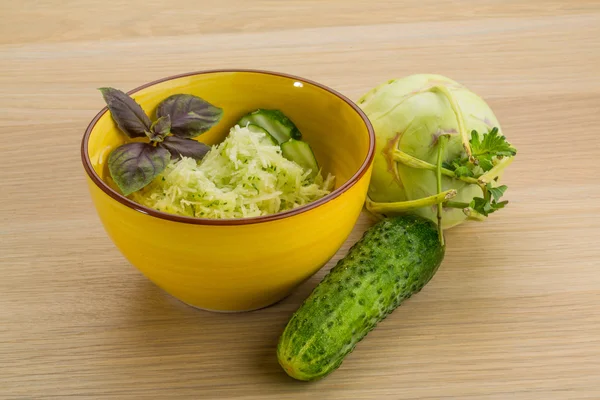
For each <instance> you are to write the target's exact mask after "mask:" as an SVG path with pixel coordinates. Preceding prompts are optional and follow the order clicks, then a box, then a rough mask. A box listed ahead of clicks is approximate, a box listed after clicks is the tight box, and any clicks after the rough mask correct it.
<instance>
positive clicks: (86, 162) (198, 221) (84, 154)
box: [81, 69, 375, 225]
mask: <svg viewBox="0 0 600 400" xmlns="http://www.w3.org/2000/svg"><path fill="white" fill-rule="evenodd" d="M229 72H233V73H235V72H246V73H256V74H265V75H273V76H278V77H284V78H289V79H293V80H296V81H298V82H303V83H306V84H309V85H312V86H316V87H318V88H321V89H323V90H325V91H327V92H329V93H331V94H333V95H334V96H336V97H338V98H340V99H341V100H343V101H344V102H346V103H347V104H348V105H349V106H350V107H351V108H352V109H354V111H356V113H357V114H358V115H359V116H360V117H361V119H362V120H363V122H364V123H365V125H366V127H367V131H368V133H369V150H368V152H367V156H366V157H365V160H364V161H363V163H362V164H361V166H360V168H359V169H358V171H357V172H356V173H355V174H354V175H352V177H351V178H350V179H349V180H348V181H346V182H345V183H344V184H343V185H342V186H340V187H339V188H337V189H335V190H334V191H332V192H331V193H329V194H328V195H327V196H324V197H322V198H320V199H319V200H316V201H313V202H312V203H308V204H306V205H304V206H301V207H298V208H294V209H292V210H288V211H282V212H280V213H276V214H270V215H264V216H260V217H247V218H234V219H210V218H196V217H187V216H183V215H176V214H169V213H166V212H162V211H157V210H154V209H152V208H149V207H146V206H143V205H141V204H138V203H136V202H134V201H132V200H130V199H128V198H127V197H125V196H123V195H122V194H120V193H118V192H117V191H115V190H114V189H112V188H111V187H110V186H108V185H107V184H106V183H105V182H104V181H103V180H102V179H101V178H100V176H98V174H97V173H96V171H95V170H94V168H93V167H92V163H91V161H90V159H89V157H88V142H89V138H90V135H91V133H92V131H93V129H94V127H95V126H96V123H97V122H98V120H99V119H100V118H101V117H102V116H103V115H104V113H106V112H107V111H108V107H104V108H103V109H102V110H101V111H100V112H99V113H98V114H97V115H96V116H95V117H94V119H92V121H91V122H90V124H89V125H88V127H87V129H86V130H85V133H84V135H83V139H82V141H81V161H82V163H83V167H84V169H85V172H86V173H87V175H88V176H89V177H90V179H91V180H92V181H93V182H94V183H95V184H96V186H98V187H99V188H100V189H101V190H102V191H103V192H104V193H106V194H107V195H109V196H110V197H112V198H113V199H115V200H116V201H118V202H119V203H121V204H123V205H125V206H127V207H129V208H131V209H134V210H136V211H139V212H141V213H143V214H147V215H151V216H153V217H157V218H161V219H165V220H168V221H173V222H183V223H186V224H194V225H247V224H256V223H261V222H270V221H276V220H280V219H284V218H288V217H292V216H294V215H298V214H301V213H303V212H305V211H308V210H312V209H314V208H317V207H319V206H321V205H323V204H325V203H327V202H329V201H331V200H333V199H335V198H336V197H339V196H340V195H342V194H343V193H344V192H346V191H348V190H349V189H350V188H351V187H352V186H354V185H355V184H356V183H357V182H358V181H359V180H360V178H362V177H363V175H364V174H365V173H366V172H367V170H368V169H369V166H370V165H371V163H372V162H373V158H374V156H375V132H374V130H373V126H372V125H371V122H370V121H369V119H368V118H367V116H366V115H365V113H364V112H363V111H362V110H361V109H360V108H359V107H358V106H357V105H356V104H355V103H354V102H352V100H350V99H348V98H347V97H346V96H344V95H343V94H341V93H339V92H337V91H335V90H333V89H331V88H329V87H327V86H325V85H322V84H320V83H317V82H314V81H311V80H310V79H305V78H300V77H298V76H294V75H289V74H285V73H280V72H272V71H265V70H256V69H214V70H205V71H197V72H188V73H183V74H179V75H173V76H169V77H166V78H162V79H158V80H155V81H152V82H149V83H146V84H144V85H142V86H139V87H137V88H135V89H133V90H130V91H129V92H127V93H128V94H130V95H131V94H134V93H136V92H138V91H140V90H142V89H145V88H147V87H149V86H153V85H156V84H158V83H162V82H166V81H169V80H173V79H179V78H184V77H188V76H193V75H204V74H212V73H229Z"/></svg>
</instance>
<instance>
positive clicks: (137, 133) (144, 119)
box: [98, 88, 152, 138]
mask: <svg viewBox="0 0 600 400" xmlns="http://www.w3.org/2000/svg"><path fill="white" fill-rule="evenodd" d="M98 90H100V92H102V96H103V97H104V101H105V102H106V105H107V106H108V109H109V110H110V114H111V115H112V117H113V119H114V120H115V122H116V123H117V125H118V126H119V129H121V130H122V131H123V132H124V133H125V134H126V135H127V136H129V137H130V138H134V137H143V136H145V135H146V132H149V131H150V125H151V124H152V123H151V122H150V118H148V116H147V115H146V113H145V112H144V110H142V107H140V105H139V104H138V103H136V102H135V100H133V99H132V98H131V97H129V95H127V94H126V93H123V92H122V91H120V90H118V89H113V88H100V89H98Z"/></svg>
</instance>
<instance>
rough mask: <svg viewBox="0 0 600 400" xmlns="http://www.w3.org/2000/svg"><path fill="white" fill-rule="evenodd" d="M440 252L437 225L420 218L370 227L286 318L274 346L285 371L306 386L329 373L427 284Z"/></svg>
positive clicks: (392, 220)
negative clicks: (293, 312)
mask: <svg viewBox="0 0 600 400" xmlns="http://www.w3.org/2000/svg"><path fill="white" fill-rule="evenodd" d="M444 250H445V248H444V246H442V245H441V243H440V240H439V236H438V231H437V227H436V225H435V224H434V223H433V222H431V221H429V220H427V219H424V218H422V217H418V216H413V215H404V216H398V217H394V218H388V219H384V220H383V221H380V222H378V223H377V224H375V225H373V226H372V227H371V228H370V229H369V230H367V232H365V234H364V236H363V237H362V239H360V240H359V241H358V242H357V243H356V244H355V245H354V246H352V248H350V251H349V252H348V254H347V255H346V257H344V258H343V259H342V260H340V261H339V262H338V263H337V265H336V266H335V267H334V268H332V269H331V271H330V272H329V273H328V274H327V276H325V278H324V279H323V281H322V282H321V283H320V284H319V285H318V286H317V287H316V288H315V289H314V290H313V292H312V293H311V295H310V296H309V297H308V298H307V299H306V300H305V301H304V303H303V304H302V306H301V307H300V308H299V309H298V311H296V313H295V314H294V315H293V316H292V318H291V319H290V321H289V323H288V324H287V326H286V328H285V330H284V332H283V334H282V335H281V338H280V339H279V344H278V346H277V358H278V360H279V363H280V364H281V366H282V367H283V369H284V370H285V371H286V372H287V374H288V375H290V376H291V377H293V378H295V379H299V380H304V381H309V380H315V379H320V378H323V377H324V376H326V375H328V374H330V373H331V372H333V371H334V370H335V369H337V368H338V367H339V366H340V364H341V363H342V361H343V359H344V357H345V356H346V355H347V354H348V353H350V352H351V351H352V350H353V349H354V347H355V346H356V344H357V343H358V342H359V341H360V340H362V339H363V338H364V337H365V335H366V334H367V333H369V332H370V331H371V330H372V329H373V328H374V327H375V326H376V325H377V323H379V322H380V321H381V320H383V319H384V318H385V317H386V316H387V315H388V314H390V313H391V312H392V311H394V310H395V309H396V308H397V307H398V306H399V305H400V303H402V301H403V300H405V299H407V298H409V297H410V296H411V295H413V294H414V293H416V292H418V291H420V290H421V288H423V286H424V285H425V284H426V283H427V282H429V280H430V279H431V278H432V277H433V275H434V274H435V272H436V271H437V269H438V267H439V265H440V264H441V262H442V259H443V258H444Z"/></svg>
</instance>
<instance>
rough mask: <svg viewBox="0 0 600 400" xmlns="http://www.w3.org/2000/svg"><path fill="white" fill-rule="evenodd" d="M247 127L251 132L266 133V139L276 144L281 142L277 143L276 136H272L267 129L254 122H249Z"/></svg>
mask: <svg viewBox="0 0 600 400" xmlns="http://www.w3.org/2000/svg"><path fill="white" fill-rule="evenodd" d="M238 125H240V124H238ZM240 126H242V125H240ZM247 127H248V130H249V131H250V132H256V133H264V134H265V140H268V141H269V142H271V143H272V144H274V145H279V143H277V140H275V138H274V137H273V136H271V135H270V134H269V132H267V130H266V129H263V128H261V127H260V126H258V125H254V124H248V125H247Z"/></svg>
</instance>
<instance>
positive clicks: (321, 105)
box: [81, 70, 375, 311]
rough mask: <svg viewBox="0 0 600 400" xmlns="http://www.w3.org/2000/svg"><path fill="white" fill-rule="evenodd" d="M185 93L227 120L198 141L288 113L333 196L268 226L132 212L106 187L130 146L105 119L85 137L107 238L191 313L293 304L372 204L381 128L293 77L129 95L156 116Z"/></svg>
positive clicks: (264, 75)
mask: <svg viewBox="0 0 600 400" xmlns="http://www.w3.org/2000/svg"><path fill="white" fill-rule="evenodd" d="M177 93H190V94H194V95H197V96H200V97H202V98H204V99H206V100H207V101H209V102H210V103H212V104H215V105H217V106H219V107H221V108H223V110H224V115H223V118H222V120H221V121H220V123H219V124H218V125H217V126H215V127H213V128H212V129H211V130H210V131H209V132H207V133H205V134H203V135H201V136H200V137H198V139H199V140H201V141H202V142H205V143H208V144H214V143H218V142H219V141H221V140H222V139H223V138H224V137H225V136H226V135H227V133H228V131H229V128H230V127H231V126H232V125H233V124H234V123H235V122H237V121H238V119H239V118H240V117H242V116H243V115H244V114H246V113H247V112H249V111H252V110H254V109H257V108H275V109H279V110H281V111H283V112H284V113H285V114H286V115H287V116H289V117H290V118H291V119H292V121H294V122H295V123H296V125H297V126H298V128H299V129H300V131H301V132H302V133H303V135H304V138H305V139H306V140H307V141H308V142H309V143H310V144H311V146H312V147H313V149H314V152H315V155H316V157H317V160H319V163H320V165H321V167H322V168H323V169H324V171H325V172H326V173H327V172H331V173H332V174H334V175H335V176H336V178H337V179H336V188H335V190H334V191H333V192H332V193H331V194H329V195H328V196H326V197H324V198H322V199H320V200H318V201H316V202H313V203H311V204H308V205H306V206H303V207H299V208H297V209H294V210H291V211H287V212H282V213H279V214H274V215H269V216H265V217H255V218H243V219H231V220H209V219H201V218H191V217H183V216H176V215H172V214H167V213H163V212H159V211H156V210H152V209H149V208H146V207H144V206H141V205H139V204H137V203H134V202H132V201H131V200H129V199H128V198H126V197H124V196H122V195H121V194H119V193H118V192H117V191H115V190H114V189H112V188H111V187H110V186H109V185H108V184H106V183H105V178H106V177H107V176H108V170H107V166H106V160H107V157H108V154H109V153H110V151H111V150H113V149H114V148H115V147H117V146H118V145H120V144H122V143H124V142H125V136H124V134H122V133H120V132H119V131H118V130H117V127H116V125H115V123H114V122H113V120H112V118H111V116H110V113H108V112H107V109H106V108H105V109H103V110H102V111H101V112H100V113H99V114H98V115H97V116H96V117H95V118H94V120H93V121H92V122H91V123H90V125H89V126H88V128H87V130H86V132H85V135H84V137H83V142H82V148H81V158H82V161H83V165H84V167H85V171H86V172H87V176H88V183H89V189H90V192H91V196H92V199H93V202H94V205H95V207H96V210H97V212H98V215H99V216H100V219H101V221H102V223H103V224H104V228H105V229H106V231H107V232H108V235H109V236H110V238H111V239H112V240H113V242H114V243H115V245H116V246H117V247H118V248H119V250H120V251H121V252H122V253H123V255H124V256H125V257H126V258H127V259H128V260H129V261H130V262H131V263H132V264H133V265H134V266H136V267H137V268H138V269H139V270H140V271H141V272H142V273H143V274H144V275H145V276H147V277H148V278H149V279H150V280H151V281H152V282H154V283H155V284H156V285H158V286H159V287H161V288H162V289H164V290H165V291H167V292H168V293H170V294H171V295H173V296H175V297H176V298H178V299H180V300H182V301H183V302H185V303H188V304H190V305H192V306H195V307H199V308H203V309H208V310H218V311H244V310H253V309H257V308H261V307H265V306H268V305H270V304H273V303H275V302H277V301H279V300H281V299H283V298H284V297H286V296H287V295H288V294H289V293H290V292H291V291H292V290H293V289H294V288H295V287H296V286H298V285H299V284H300V283H302V282H303V281H304V280H306V279H307V278H309V277H310V276H311V275H313V274H314V273H315V272H316V271H318V270H319V269H320V268H321V267H322V266H323V265H324V264H325V263H326V262H327V261H328V260H329V259H330V258H331V257H332V256H333V255H334V254H335V252H336V251H337V250H338V249H339V248H340V246H341V245H342V243H343V242H344V241H345V240H346V238H347V237H348V235H349V234H350V231H351V230H352V227H353V226H354V224H355V222H356V220H357V218H358V215H359V213H360V211H361V209H362V206H363V202H364V200H365V196H366V192H367V187H368V184H369V179H370V176H371V164H372V161H373V153H374V141H375V136H374V134H373V128H372V127H371V124H370V123H369V120H368V119H367V117H366V116H365V115H364V114H363V112H362V111H361V110H360V109H359V108H358V107H357V106H356V105H355V104H354V103H352V102H351V101H350V100H348V99H347V98H346V97H344V96H342V95H341V94H339V93H337V92H335V91H333V90H331V89H328V88H327V87H325V86H323V85H320V84H318V83H315V82H311V81H309V80H306V79H302V78H297V77H294V76H289V75H284V74H279V73H271V72H264V71H251V70H224V71H206V72H199V73H191V74H185V75H180V76H175V77H170V78H166V79H162V80H159V81H156V82H152V83H150V84H147V85H144V86H142V87H140V88H138V89H135V90H133V91H131V92H130V94H131V95H132V96H133V97H134V98H135V100H136V101H137V102H138V103H139V104H140V105H141V106H142V108H144V110H145V111H146V112H148V113H149V114H150V115H152V113H153V112H154V110H155V108H156V106H157V104H158V103H159V102H160V101H161V100H163V99H165V98H166V97H168V96H170V95H172V94H177Z"/></svg>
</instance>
